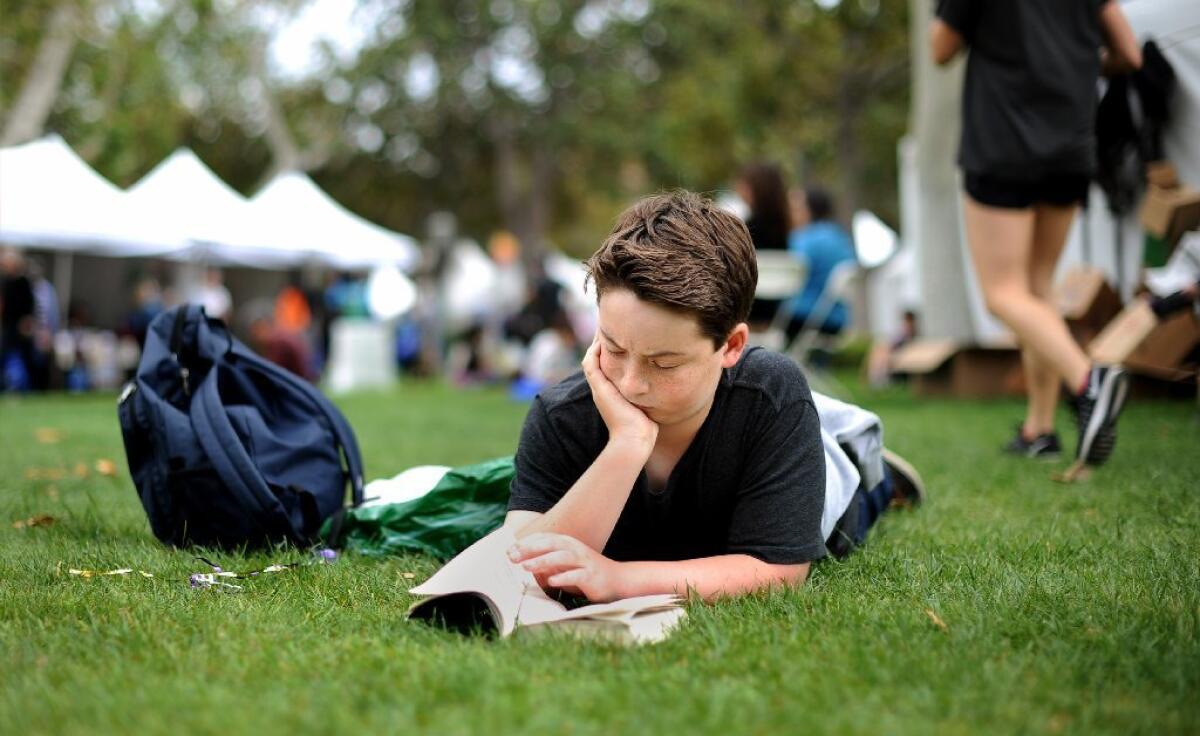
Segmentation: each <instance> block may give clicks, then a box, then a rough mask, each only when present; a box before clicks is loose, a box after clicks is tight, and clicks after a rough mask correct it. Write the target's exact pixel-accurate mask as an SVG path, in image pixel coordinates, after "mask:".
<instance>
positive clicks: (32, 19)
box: [0, 0, 908, 253]
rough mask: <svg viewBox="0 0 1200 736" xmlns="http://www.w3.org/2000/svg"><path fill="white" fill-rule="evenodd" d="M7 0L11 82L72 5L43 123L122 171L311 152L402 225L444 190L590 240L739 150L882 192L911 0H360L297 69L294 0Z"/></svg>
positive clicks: (0, 96)
mask: <svg viewBox="0 0 1200 736" xmlns="http://www.w3.org/2000/svg"><path fill="white" fill-rule="evenodd" d="M0 1H2V2H3V4H4V8H3V11H2V12H3V16H4V17H5V20H6V23H5V24H4V28H3V30H0V75H2V76H3V78H4V79H5V80H17V79H22V78H24V77H25V76H26V75H27V74H28V71H29V66H30V65H31V63H32V59H33V58H34V55H35V48H36V46H37V41H38V39H39V38H40V37H41V36H42V34H44V33H45V30H46V24H47V22H48V19H49V18H50V16H51V14H52V11H53V10H54V9H55V8H56V7H59V6H62V5H63V4H64V3H68V4H70V5H71V6H72V7H73V8H76V9H78V11H79V16H80V18H81V19H82V21H81V23H80V25H79V28H78V31H77V33H78V43H77V44H76V46H75V48H74V50H73V53H72V58H71V61H70V64H69V65H68V67H67V69H66V72H65V74H64V75H63V79H62V84H61V88H60V89H59V91H58V94H57V97H56V102H55V105H54V108H53V110H52V113H51V114H50V116H49V118H48V119H47V121H46V127H47V129H49V130H54V131H57V132H60V133H61V134H62V135H64V137H66V138H67V140H68V141H69V142H70V143H71V144H72V145H74V146H75V147H76V148H77V149H78V150H80V152H81V153H82V154H83V155H84V156H85V158H87V159H88V160H89V161H90V162H91V163H92V164H93V165H95V166H96V167H97V168H98V169H100V170H101V171H102V172H103V173H104V174H106V175H107V176H109V177H110V178H112V179H114V180H115V181H117V182H119V183H121V184H129V183H131V182H132V181H133V180H135V179H136V178H137V177H138V176H140V175H141V174H143V173H144V172H145V171H147V170H148V169H149V168H150V167H151V166H153V165H154V164H155V163H157V161H159V160H161V158H162V157H164V156H165V155H167V154H168V153H169V152H170V151H171V150H172V149H173V148H175V147H177V146H180V145H188V146H191V147H192V148H194V149H195V150H196V151H197V152H198V153H199V154H200V156H201V157H202V158H203V159H205V160H206V161H207V162H208V163H209V164H210V165H211V166H212V167H213V168H214V169H215V170H216V171H217V172H218V173H219V174H221V175H222V176H223V177H225V178H226V179H227V180H228V181H230V183H231V184H233V185H234V186H235V187H237V188H239V189H241V190H242V191H246V192H248V191H250V190H252V189H253V188H255V187H256V186H258V185H259V184H260V183H261V182H262V181H263V179H264V177H266V176H268V175H270V173H272V172H273V171H275V170H277V169H278V168H281V167H300V168H306V169H308V170H310V172H311V173H312V175H313V176H314V177H315V178H316V179H317V180H318V182H319V183H320V184H322V185H323V186H325V187H326V188H327V189H328V190H329V191H330V192H331V193H332V194H333V195H334V196H335V197H336V198H338V199H339V200H341V201H343V202H344V203H346V204H347V205H348V206H349V207H351V208H352V209H355V210H357V211H359V212H361V213H363V214H364V215H366V216H368V217H371V218H373V219H376V220H378V221H380V222H382V223H384V224H386V225H389V226H391V227H394V228H396V229H400V230H403V231H408V232H414V233H417V234H419V233H420V232H421V230H422V228H423V221H424V218H425V217H426V216H427V214H428V213H429V212H431V211H433V210H435V209H446V210H450V211H453V212H455V213H456V214H457V215H459V218H460V220H461V222H462V223H463V227H464V229H465V230H466V231H467V232H468V233H470V234H472V235H475V236H477V237H480V238H484V237H486V236H487V235H488V234H489V233H490V232H491V231H492V230H494V229H497V228H505V229H509V230H512V231H513V232H515V233H517V234H518V235H519V236H520V237H521V238H522V240H523V241H524V242H525V243H527V244H528V245H529V246H530V247H531V248H533V249H536V248H537V247H539V246H540V244H541V243H542V242H543V241H546V240H548V241H552V242H557V243H558V244H560V245H562V246H564V247H566V248H567V249H568V250H572V251H575V252H580V253H582V252H587V251H589V250H590V249H591V248H592V247H594V245H595V243H596V241H597V240H598V239H599V238H600V237H601V236H602V235H603V233H604V230H605V228H606V227H607V224H608V223H609V222H611V219H612V217H613V215H614V214H615V212H616V211H617V210H618V209H619V208H620V207H622V206H623V205H624V204H625V203H626V202H627V201H628V200H629V199H631V198H633V197H635V196H638V195H641V194H644V193H647V192H650V191H655V190H658V189H662V188H669V187H676V186H684V187H690V188H695V189H700V190H714V189H718V188H724V187H726V186H728V185H729V183H730V181H731V179H732V177H733V176H734V175H735V174H736V172H737V170H738V168H740V166H741V165H743V164H744V163H746V162H748V161H750V160H753V159H773V160H775V161H778V162H780V163H782V164H783V165H784V167H785V169H786V170H787V171H788V172H789V174H790V176H791V181H792V183H793V184H794V185H799V184H801V183H803V182H805V181H817V180H819V181H822V182H823V183H825V184H827V185H830V186H831V187H832V188H833V189H834V190H835V191H837V192H840V193H841V194H842V195H843V197H844V198H845V199H846V200H847V201H846V202H845V204H846V206H845V207H844V208H843V210H844V211H848V210H849V209H850V208H852V207H859V206H865V207H869V208H871V209H874V210H876V211H878V212H880V213H881V214H882V215H883V216H884V217H885V219H893V218H894V216H895V212H896V203H895V199H896V195H895V192H896V184H895V182H896V165H895V143H896V141H897V139H898V137H899V136H900V135H901V133H902V132H903V129H904V126H905V122H906V113H907V104H908V101H907V96H908V68H907V60H908V57H907V41H906V34H907V25H906V24H907V20H906V12H907V8H906V6H905V4H904V3H888V2H882V0H842V2H831V1H830V0H822V1H821V2H816V1H815V0H790V1H789V2H775V1H773V0H740V1H738V2H704V1H703V0H653V1H652V0H360V2H359V3H358V4H357V6H356V7H357V10H356V18H355V20H356V23H359V24H362V25H363V27H366V28H370V29H372V30H371V33H370V34H369V35H368V37H367V40H366V42H365V44H364V45H363V46H362V48H361V49H359V50H358V52H357V54H354V55H352V56H351V57H350V58H346V57H344V56H343V55H339V54H337V53H334V52H333V51H332V50H331V49H327V50H326V53H325V54H324V56H323V59H324V63H323V65H322V66H321V68H320V69H319V70H318V71H317V72H316V73H314V74H312V75H311V76H308V77H305V78H302V79H299V80H295V79H283V78H278V77H274V76H272V74H271V72H270V70H269V69H268V68H267V67H266V65H265V63H264V54H265V49H266V46H267V43H268V41H269V39H270V33H271V29H272V27H273V26H272V23H269V22H264V18H268V19H270V18H274V19H275V21H274V22H275V23H276V24H278V22H279V21H280V19H286V18H288V17H290V15H291V14H293V13H295V12H297V11H299V10H300V9H302V7H303V5H304V2H303V0H272V1H271V2H249V1H248V0H153V1H152V0H21V2H20V3H17V0H0ZM10 5H13V6H15V7H8V6H10ZM16 86H17V85H16V84H15V83H6V84H5V85H0V112H2V113H3V114H8V113H9V112H10V110H9V108H10V107H11V106H12V105H13V103H14V99H15V97H16V92H15V91H14V90H15V88H16Z"/></svg>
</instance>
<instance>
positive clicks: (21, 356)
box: [0, 248, 37, 391]
mask: <svg viewBox="0 0 1200 736" xmlns="http://www.w3.org/2000/svg"><path fill="white" fill-rule="evenodd" d="M36 306H37V305H36V301H35V298H34V294H33V284H32V283H31V282H30V280H29V275H28V273H27V271H26V263H25V257H24V256H23V255H22V254H21V252H20V251H18V250H16V249H13V248H6V249H4V250H3V251H0V390H5V391H26V390H28V389H29V388H30V385H31V374H32V370H33V352H34V344H33V338H34V331H35V326H36V315H35V314H34V310H35V309H36Z"/></svg>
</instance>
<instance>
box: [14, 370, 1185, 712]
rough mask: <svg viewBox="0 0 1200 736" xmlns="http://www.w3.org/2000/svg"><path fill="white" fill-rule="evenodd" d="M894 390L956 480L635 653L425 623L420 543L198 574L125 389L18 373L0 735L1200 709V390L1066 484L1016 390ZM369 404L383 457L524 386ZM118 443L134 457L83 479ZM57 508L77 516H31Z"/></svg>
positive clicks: (930, 479)
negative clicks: (762, 589)
mask: <svg viewBox="0 0 1200 736" xmlns="http://www.w3.org/2000/svg"><path fill="white" fill-rule="evenodd" d="M867 401H868V405H869V406H870V408H873V409H874V410H876V411H878V413H879V414H880V415H881V416H882V417H883V419H884V421H885V424H886V427H887V438H888V444H889V445H891V446H893V447H894V448H895V449H897V450H898V451H900V452H901V453H903V454H905V455H906V456H908V457H909V458H910V459H911V460H912V461H913V462H914V463H915V464H916V465H917V466H918V467H919V468H920V469H921V470H922V472H923V473H924V475H925V478H926V481H927V483H928V485H929V486H930V489H931V495H932V500H931V501H930V503H929V504H928V505H927V506H926V507H925V508H923V509H921V510H920V511H918V512H916V513H910V514H892V515H889V516H888V517H887V518H885V519H884V520H883V522H882V523H881V526H879V527H877V528H876V530H875V532H874V533H873V537H872V539H871V542H870V544H869V545H868V546H867V547H866V548H865V549H863V550H862V551H861V552H860V553H858V554H856V555H854V556H853V557H852V558H851V559H850V560H848V561H846V562H844V563H834V562H826V563H822V564H821V565H820V566H818V567H817V568H816V570H815V572H814V573H813V575H812V578H811V580H810V582H809V583H808V585H806V586H805V587H803V588H800V589H796V590H786V591H775V592H771V593H767V594H762V595H756V596H751V597H747V598H744V599H740V600H735V601H728V602H724V603H721V604H719V605H716V606H711V607H705V606H702V605H693V606H692V608H691V610H690V613H691V616H690V618H689V620H688V622H687V624H686V626H685V628H684V629H682V630H681V631H680V632H679V633H677V634H676V635H675V636H674V637H672V638H671V639H670V640H668V641H667V642H665V643H663V644H661V645H658V646H654V647H646V648H642V649H636V650H623V649H617V648H612V647H609V646H605V645H600V644H587V643H579V642H575V641H571V640H564V639H561V638H548V639H530V640H526V641H521V640H506V641H491V640H486V639H478V638H462V637H458V636H456V635H453V634H448V633H445V632H441V631H437V630H432V629H429V628H426V627H423V626H420V625H416V624H412V625H410V624H408V623H406V622H405V621H404V619H403V612H404V610H405V608H406V607H407V605H408V604H409V603H410V600H411V599H410V596H408V594H407V593H406V592H405V590H406V588H407V587H409V586H410V585H411V581H410V580H408V579H406V578H405V577H404V574H405V573H414V574H415V575H416V577H417V579H420V578H422V577H423V576H425V575H426V574H428V573H429V572H430V571H432V570H433V569H434V568H435V563H434V562H433V561H431V560H428V559H424V558H418V557H413V558H405V559H392V560H382V561H381V560H376V559H364V558H349V557H348V558H345V559H343V560H341V561H339V562H337V563H336V564H333V565H314V566H309V567H303V568H300V569H297V570H293V571H290V572H286V573H281V574H278V575H274V576H268V577H264V578H260V579H256V580H254V581H251V582H250V583H249V584H248V586H247V589H246V591H245V592H243V593H241V594H220V593H216V592H213V591H211V590H209V591H206V590H192V589H190V588H189V586H188V584H187V583H186V577H187V575H188V574H189V573H192V572H201V571H204V566H203V565H202V564H200V563H197V562H196V561H195V560H194V559H192V555H191V554H190V553H188V552H185V551H174V550H169V549H166V548H164V547H162V546H161V545H159V544H158V543H157V542H156V541H155V540H154V538H153V537H152V536H151V535H150V533H149V529H148V526H147V524H146V521H145V517H144V515H143V513H142V510H141V506H140V505H139V504H138V502H137V499H136V497H135V495H134V491H133V488H132V485H131V483H130V482H129V479H128V477H127V474H126V469H125V466H124V455H123V452H122V449H121V441H120V435H119V432H118V429H117V423H116V418H115V412H114V402H113V397H111V396H101V397H48V398H37V399H19V400H13V399H4V398H2V397H0V733H13V734H38V733H65V734H71V733H79V734H92V733H108V732H123V733H124V732H130V733H137V734H152V733H172V734H174V733H200V734H220V735H221V736H226V735H227V734H253V735H254V736H266V735H267V734H295V733H358V734H383V733H425V732H428V733H435V734H457V733H487V734H490V733H495V732H511V733H517V732H519V733H543V732H545V733H574V734H610V733H627V732H638V733H659V734H675V733H689V734H721V735H723V736H724V735H728V734H753V733H787V734H792V733H810V732H811V733H885V734H894V733H912V734H925V733H932V732H937V733H951V734H953V733H963V734H967V733H972V734H973V733H980V732H983V733H987V732H992V733H1024V732H1033V733H1080V734H1092V733H1120V734H1124V733H1138V732H1142V733H1197V732H1200V696H1198V693H1200V631H1198V629H1200V501H1198V500H1197V499H1198V498H1200V496H1198V495H1197V492H1198V491H1200V447H1198V445H1200V442H1198V440H1200V428H1198V424H1197V420H1196V411H1195V408H1194V406H1192V405H1189V404H1187V403H1172V404H1167V403H1140V404H1134V405H1133V406H1131V407H1130V408H1129V410H1128V412H1127V414H1126V416H1125V418H1124V419H1123V420H1122V426H1121V441H1120V445H1119V447H1118V450H1117V454H1116V457H1115V459H1114V460H1113V462H1112V463H1111V466H1110V467H1106V468H1105V469H1104V470H1103V472H1102V473H1100V474H1099V475H1097V476H1096V477H1095V478H1093V479H1092V481H1091V482H1089V483H1087V484H1086V485H1080V486H1075V487H1064V486H1060V485H1056V484H1054V483H1052V482H1051V481H1049V480H1048V475H1049V472H1050V470H1051V467H1052V466H1047V465H1044V464H1036V463H1031V462H1029V461H1020V460H1015V459H1009V458H1004V457H1001V456H1000V455H999V454H998V453H997V452H996V446H997V444H998V443H999V442H1000V441H1001V440H1003V439H1005V437H1006V435H1007V432H1008V431H1009V428H1010V427H1011V423H1012V422H1013V421H1015V419H1017V418H1018V417H1019V414H1020V407H1019V405H1018V404H1016V403H1014V402H948V401H918V400H915V399H912V398H911V397H908V396H907V395H905V394H904V393H903V392H891V393H887V394H882V395H876V396H874V397H871V398H869V399H867ZM340 403H341V405H342V406H343V407H344V408H345V410H346V412H347V414H348V415H349V417H350V420H351V422H352V423H353V424H354V426H355V428H356V430H357V432H358V435H359V439H360V441H361V443H362V445H363V452H364V455H365V461H366V466H367V469H368V475H369V477H382V476H389V475H392V474H394V473H396V472H399V471H400V470H403V469H404V468H406V467H410V466H412V465H418V464H434V463H437V464H451V465H453V464H463V463H468V462H472V461H476V460H480V459H483V458H487V457H492V456H496V455H500V454H505V453H510V452H512V451H513V449H514V446H515V441H516V436H517V431H518V429H519V427H520V423H521V419H522V416H523V412H524V408H523V407H522V406H520V405H517V404H514V403H511V402H509V401H508V400H507V399H506V398H505V397H504V396H503V395H501V394H500V393H498V392H490V391H454V390H452V389H449V388H444V387H439V386H428V385H419V384H418V385H413V384H406V385H404V386H403V387H401V388H400V389H398V390H397V391H395V392H393V393H387V394H375V395H357V396H353V397H349V398H345V399H343V400H341V401H340ZM1062 426H1063V427H1064V428H1065V427H1066V419H1065V417H1064V418H1063V421H1062ZM38 428H53V429H57V430H59V431H60V432H61V433H62V437H61V440H60V441H59V442H57V443H53V444H47V443H44V442H40V441H39V440H38V439H37V437H36V431H37V430H38ZM1067 439H1068V440H1069V441H1073V436H1070V437H1068V438H1067ZM102 458H110V459H113V460H115V461H117V465H118V468H119V469H120V475H119V477H118V478H116V479H112V478H108V477H103V476H99V475H97V474H95V473H94V472H93V473H89V474H88V476H87V477H86V478H77V477H75V476H74V468H75V466H76V464H77V463H81V462H82V463H85V464H87V465H88V466H92V465H93V464H94V463H95V461H96V460H97V459H102ZM30 468H32V469H35V471H37V470H42V469H45V468H58V469H61V470H63V471H65V477H63V478H61V479H57V480H51V479H46V478H44V477H40V476H39V478H38V479H27V478H26V471H27V469H30ZM39 513H47V514H51V515H53V516H54V517H56V518H57V523H55V524H54V525H52V526H48V527H39V528H32V529H21V530H18V529H14V528H13V527H12V525H11V522H12V521H13V520H17V519H23V518H26V517H29V516H32V515H34V514H39ZM299 556H300V553H298V552H291V551H286V550H282V551H277V552H276V553H274V554H258V555H251V556H248V557H246V558H238V557H236V556H233V555H224V556H221V558H220V561H221V562H222V564H224V566H225V567H226V568H229V569H245V568H254V567H258V566H261V565H263V564H265V563H267V562H268V561H277V560H278V561H282V560H288V559H293V558H297V557H299ZM60 562H61V563H63V567H64V568H67V567H80V568H90V569H96V570H104V569H111V568H116V567H134V568H140V569H145V570H150V571H153V572H154V573H155V574H157V575H159V576H160V577H159V578H158V579H154V580H148V579H143V578H140V577H110V578H93V579H82V578H79V577H74V576H70V575H67V574H63V573H59V572H56V566H57V565H58V563H60ZM927 611H929V612H932V613H934V614H936V616H937V617H939V618H940V620H942V621H944V623H945V628H944V629H943V628H940V627H939V626H937V625H935V624H934V622H933V620H932V618H931V617H930V615H929V614H928V613H927Z"/></svg>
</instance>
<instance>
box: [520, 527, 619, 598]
mask: <svg viewBox="0 0 1200 736" xmlns="http://www.w3.org/2000/svg"><path fill="white" fill-rule="evenodd" d="M508 559H509V560H511V561H512V562H515V563H517V564H519V565H521V567H523V568H525V569H526V570H528V571H529V572H531V573H533V574H534V577H536V578H537V581H538V584H539V585H541V586H542V587H543V588H544V587H547V586H549V587H551V588H558V589H560V590H564V591H566V592H568V593H572V594H577V595H583V596H586V597H587V599H588V600H589V601H592V602H593V603H604V602H607V601H615V600H617V599H619V598H621V597H622V596H621V592H620V577H621V573H620V570H621V563H620V562H616V561H615V560H610V559H608V558H607V557H605V556H604V555H602V554H600V553H599V552H597V551H596V550H594V549H592V548H591V547H589V546H587V545H586V544H584V543H583V542H581V541H579V540H578V539H575V538H574V537H570V536H567V535H566V534H552V533H549V532H544V533H540V534H530V535H529V536H528V537H525V538H523V539H522V540H521V541H520V542H517V543H516V544H515V545H513V546H512V547H511V548H509V550H508Z"/></svg>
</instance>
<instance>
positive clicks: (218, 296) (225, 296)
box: [192, 268, 233, 322]
mask: <svg viewBox="0 0 1200 736" xmlns="http://www.w3.org/2000/svg"><path fill="white" fill-rule="evenodd" d="M192 301H193V302H195V303H197V304H199V305H200V306H202V307H204V313H205V314H206V315H208V316H209V317H213V318H214V319H221V320H225V321H226V322H228V321H229V318H230V317H232V316H233V297H232V296H231V295H230V293H229V289H227V288H225V275H224V274H223V273H221V269H219V268H210V269H208V271H206V272H205V274H204V285H203V286H201V287H200V289H199V290H197V292H196V294H195V296H194V297H193V298H192Z"/></svg>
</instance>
